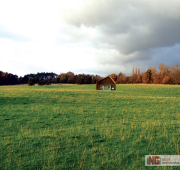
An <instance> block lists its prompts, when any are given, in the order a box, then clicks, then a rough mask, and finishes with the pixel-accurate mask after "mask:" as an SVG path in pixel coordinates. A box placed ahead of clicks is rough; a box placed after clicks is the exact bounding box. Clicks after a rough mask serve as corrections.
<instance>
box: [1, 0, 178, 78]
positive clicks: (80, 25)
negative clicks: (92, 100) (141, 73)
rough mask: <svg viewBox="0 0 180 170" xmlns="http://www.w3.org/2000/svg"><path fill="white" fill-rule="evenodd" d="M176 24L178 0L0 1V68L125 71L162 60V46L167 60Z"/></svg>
mask: <svg viewBox="0 0 180 170" xmlns="http://www.w3.org/2000/svg"><path fill="white" fill-rule="evenodd" d="M179 23H180V1H179V0H174V1H165V0H159V1H155V0H147V1H144V0H138V1H137V0H128V1H127V0H121V1H119V0H113V1H110V0H98V1H97V0H76V1H72V0H66V1H64V0H52V1H46V0H45V1H42V0H38V1H37V0H36V1H35V0H31V1H24V0H16V1H13V0H11V1H10V0H6V1H3V0H2V1H1V0H0V28H2V29H0V31H1V30H4V31H3V32H2V33H1V32H0V47H1V50H0V70H2V71H7V72H12V73H14V74H18V75H24V74H27V73H31V72H32V73H35V72H37V71H39V72H41V71H53V72H55V73H60V72H67V71H73V72H75V73H81V71H82V72H84V73H94V74H101V75H104V76H105V75H107V74H110V73H112V72H115V73H119V72H120V71H123V72H125V73H130V72H131V70H132V67H133V66H140V67H141V66H142V67H144V66H147V67H149V66H152V67H153V66H157V65H158V64H159V63H161V62H166V61H164V59H165V58H166V59H167V58H168V57H167V55H166V54H165V53H164V52H162V49H163V51H168V54H169V55H171V59H167V60H168V63H165V64H173V63H175V62H178V59H177V58H178V55H177V54H178V52H179V45H177V46H176V47H174V45H175V44H179V43H180V34H179V29H180V24H179ZM5 33H6V34H7V35H8V36H6V35H5ZM2 34H4V35H3V36H2ZM18 38H19V39H18ZM167 48H168V50H166V49H167ZM157 57H158V59H156V58H157ZM147 62H148V64H147Z"/></svg>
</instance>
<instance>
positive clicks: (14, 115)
mask: <svg viewBox="0 0 180 170" xmlns="http://www.w3.org/2000/svg"><path fill="white" fill-rule="evenodd" d="M0 116H1V119H0V126H1V128H0V135H1V136H0V137H1V156H0V157H1V161H0V169H145V168H146V167H145V166H144V165H145V160H144V159H145V155H150V154H152V155H153V154H156V155H179V148H180V146H179V144H180V136H179V134H180V86H168V85H167V86H163V85H160V86H159V85H158V86H155V85H154V86H151V85H150V86H149V85H146V86H145V85H142V86H141V85H117V90H116V91H96V90H95V85H52V86H33V87H29V86H6V87H0ZM160 168H161V167H160ZM148 169H151V167H148ZM157 169H159V168H157ZM162 169H170V167H169V168H168V167H163V168H162ZM173 169H178V168H177V167H173Z"/></svg>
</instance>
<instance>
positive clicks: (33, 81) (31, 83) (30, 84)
mask: <svg viewBox="0 0 180 170" xmlns="http://www.w3.org/2000/svg"><path fill="white" fill-rule="evenodd" d="M34 84H35V80H34V79H33V78H29V80H28V86H33V85H34Z"/></svg>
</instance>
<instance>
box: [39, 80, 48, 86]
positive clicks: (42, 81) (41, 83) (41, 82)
mask: <svg viewBox="0 0 180 170" xmlns="http://www.w3.org/2000/svg"><path fill="white" fill-rule="evenodd" d="M45 84H46V82H45V81H44V80H41V81H39V82H38V85H40V86H42V85H45Z"/></svg>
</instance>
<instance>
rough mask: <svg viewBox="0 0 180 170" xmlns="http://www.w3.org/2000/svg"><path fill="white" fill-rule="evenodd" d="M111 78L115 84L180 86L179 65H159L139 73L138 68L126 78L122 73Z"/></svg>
mask: <svg viewBox="0 0 180 170" xmlns="http://www.w3.org/2000/svg"><path fill="white" fill-rule="evenodd" d="M111 77H112V78H113V79H114V80H115V81H116V83H117V84H132V83H144V84H180V65H178V64H176V65H174V66H170V67H169V66H165V65H164V64H163V63H161V64H160V65H159V67H158V69H157V68H156V67H149V68H148V69H147V71H145V72H143V73H140V68H139V67H136V68H134V67H133V69H132V75H131V76H129V77H128V76H126V75H125V74H123V73H122V72H120V73H119V74H118V75H117V74H115V73H113V74H111Z"/></svg>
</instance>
